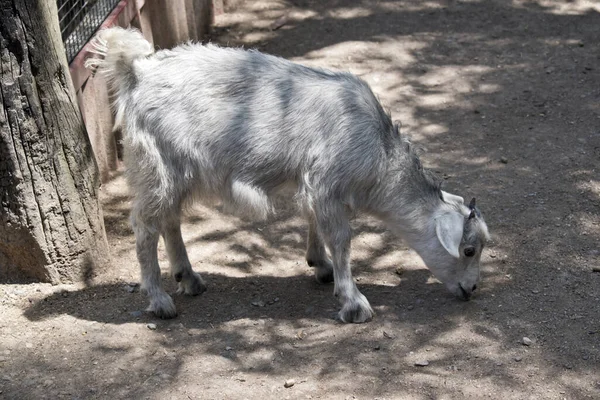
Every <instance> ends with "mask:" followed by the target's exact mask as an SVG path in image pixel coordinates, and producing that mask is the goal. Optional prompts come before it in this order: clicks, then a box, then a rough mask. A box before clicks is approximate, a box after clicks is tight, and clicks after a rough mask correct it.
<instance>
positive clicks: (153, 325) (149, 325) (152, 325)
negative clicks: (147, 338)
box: [146, 324, 156, 331]
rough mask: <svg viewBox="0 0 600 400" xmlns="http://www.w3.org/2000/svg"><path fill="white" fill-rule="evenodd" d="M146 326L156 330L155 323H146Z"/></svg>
mask: <svg viewBox="0 0 600 400" xmlns="http://www.w3.org/2000/svg"><path fill="white" fill-rule="evenodd" d="M146 327H148V329H150V330H151V331H153V330H156V324H148V325H146Z"/></svg>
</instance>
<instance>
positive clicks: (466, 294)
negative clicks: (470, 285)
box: [458, 283, 472, 301]
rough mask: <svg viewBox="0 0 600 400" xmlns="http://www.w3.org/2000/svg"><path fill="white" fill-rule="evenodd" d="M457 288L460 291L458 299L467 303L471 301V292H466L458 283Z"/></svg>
mask: <svg viewBox="0 0 600 400" xmlns="http://www.w3.org/2000/svg"><path fill="white" fill-rule="evenodd" d="M458 288H459V289H460V297H461V298H462V299H463V300H464V301H469V300H470V299H471V294H472V292H467V291H466V290H465V289H464V288H463V287H462V285H461V284H460V283H459V284H458Z"/></svg>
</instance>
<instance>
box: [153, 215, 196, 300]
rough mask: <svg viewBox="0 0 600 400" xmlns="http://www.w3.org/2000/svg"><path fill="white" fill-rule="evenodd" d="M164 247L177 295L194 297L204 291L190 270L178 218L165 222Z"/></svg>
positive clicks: (190, 266)
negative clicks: (176, 286) (176, 287)
mask: <svg viewBox="0 0 600 400" xmlns="http://www.w3.org/2000/svg"><path fill="white" fill-rule="evenodd" d="M163 237H164V239H165V247H166V249H167V255H168V257H169V262H170V264H171V274H172V275H173V278H175V280H176V281H177V282H178V284H179V288H178V289H177V293H178V294H182V293H183V294H187V295H189V296H196V295H199V294H201V293H203V292H205V291H206V285H205V284H204V281H203V279H202V277H201V276H200V274H198V273H196V272H194V271H193V270H192V265H191V264H190V260H189V258H188V254H187V251H186V249H185V244H184V242H183V238H182V236H181V223H180V220H179V218H171V219H169V220H167V222H166V223H165V226H164V229H163Z"/></svg>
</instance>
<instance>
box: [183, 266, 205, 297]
mask: <svg viewBox="0 0 600 400" xmlns="http://www.w3.org/2000/svg"><path fill="white" fill-rule="evenodd" d="M204 292H206V285H205V284H204V281H203V280H202V278H201V277H200V274H198V273H196V272H192V274H191V275H188V276H185V277H183V279H182V280H181V282H179V288H178V289H177V294H185V295H188V296H197V295H199V294H202V293H204Z"/></svg>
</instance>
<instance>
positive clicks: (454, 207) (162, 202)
mask: <svg viewBox="0 0 600 400" xmlns="http://www.w3.org/2000/svg"><path fill="white" fill-rule="evenodd" d="M94 47H95V53H96V54H95V55H94V56H93V57H92V58H89V59H88V60H87V62H86V66H87V67H88V68H91V69H98V70H100V71H103V72H104V74H105V76H106V78H107V83H108V86H109V90H110V92H111V93H112V94H113V95H114V99H113V106H114V110H115V112H116V123H117V124H118V125H119V126H120V127H121V128H122V129H123V131H124V144H123V145H124V161H125V164H126V176H127V179H128V183H129V186H130V188H131V191H132V193H133V204H132V211H131V221H132V225H133V229H134V232H135V237H136V251H137V257H138V261H139V263H140V266H141V274H142V288H143V289H144V290H145V291H146V292H147V294H148V296H149V298H150V306H149V310H150V311H153V312H154V313H155V314H156V315H157V316H159V317H162V318H172V317H175V316H176V315H177V312H176V308H175V305H174V303H173V300H172V299H171V297H170V296H169V295H168V294H167V293H166V292H165V291H164V289H163V288H162V285H161V280H160V268H159V264H158V257H157V244H158V240H159V236H160V235H162V236H163V238H164V241H165V245H166V250H167V253H168V258H169V261H170V264H171V273H172V275H173V277H174V278H175V280H176V281H177V282H179V284H178V293H184V294H187V295H198V294H200V293H202V292H204V291H205V290H206V286H205V284H204V282H203V280H202V278H201V277H200V275H199V274H198V273H196V272H194V271H193V270H192V267H191V265H190V261H189V259H188V256H187V252H186V248H185V245H184V242H183V239H182V236H181V231H180V216H181V212H182V211H181V210H182V208H183V207H184V206H185V205H186V204H188V203H190V202H192V201H194V200H197V199H199V200H205V201H206V200H211V199H212V200H214V199H220V200H221V201H222V202H223V203H224V205H225V206H226V208H228V209H233V210H243V211H245V212H246V213H249V214H252V215H253V216H255V217H258V218H266V217H267V215H268V214H269V213H270V212H271V210H272V205H271V201H270V199H271V197H272V195H273V194H274V193H275V192H277V190H278V189H279V188H281V187H282V186H283V185H284V184H286V183H290V182H291V183H293V184H294V185H295V187H296V188H297V191H296V195H295V198H296V200H297V201H298V204H299V208H300V210H301V211H302V213H303V214H304V216H305V217H306V219H307V220H308V246H307V251H306V261H307V263H308V265H309V266H311V267H314V269H315V277H316V279H317V281H319V282H322V283H325V282H331V281H333V282H334V294H335V296H337V297H338V299H339V301H340V303H341V310H340V311H339V314H338V316H339V319H340V320H341V321H344V322H355V323H360V322H365V321H368V320H370V319H371V318H372V316H373V310H372V308H371V306H370V304H369V301H368V300H367V299H366V297H365V296H364V295H363V294H362V293H361V292H360V291H359V290H358V288H357V287H356V284H355V283H354V281H353V279H352V274H351V270H350V265H349V259H350V240H351V230H350V224H349V221H350V216H351V215H353V214H354V213H355V212H357V211H361V212H366V213H369V214H372V215H375V216H376V217H378V218H380V219H381V220H382V221H384V222H385V223H386V224H387V226H388V227H389V229H390V230H392V231H393V232H395V233H396V234H397V235H398V236H400V237H401V238H404V240H406V241H407V243H408V244H409V245H410V246H411V247H412V248H414V249H415V250H416V251H417V252H418V254H419V255H420V256H421V258H422V259H423V260H424V262H425V264H426V265H427V266H428V268H429V269H430V270H431V271H432V272H433V274H434V275H435V276H436V277H437V278H438V279H439V280H440V281H442V282H443V283H444V284H445V285H446V287H447V288H448V289H449V290H450V291H451V292H452V293H454V294H455V295H456V296H458V297H460V298H463V299H469V297H470V296H471V294H472V292H473V291H474V290H475V289H476V285H477V283H478V281H479V262H480V257H481V252H482V250H483V247H484V245H485V243H486V240H488V237H489V234H488V229H487V226H486V224H485V221H484V220H483V218H482V216H481V214H480V212H479V210H478V209H477V207H476V205H475V201H474V200H473V201H472V202H471V204H469V205H468V206H466V205H465V204H464V200H463V198H462V197H459V196H456V195H452V194H449V193H446V192H444V191H442V190H441V188H440V185H439V184H438V183H436V181H435V179H434V178H433V176H432V174H431V173H430V172H428V171H427V170H425V169H424V168H423V167H422V165H421V162H420V160H419V157H418V156H417V154H416V152H415V150H414V149H413V147H412V146H411V144H410V142H409V141H408V140H406V139H405V138H403V137H402V136H401V134H400V132H399V128H398V127H397V126H396V125H394V123H393V122H392V120H391V118H390V115H389V114H388V113H386V112H385V111H384V109H383V108H382V106H381V105H380V103H379V102H378V101H377V99H376V97H375V95H374V94H373V92H372V91H371V89H370V88H369V86H368V85H367V84H366V83H365V82H364V81H362V80H361V79H359V78H357V77H356V76H354V75H352V74H349V73H343V72H332V71H328V70H324V69H316V68H309V67H306V66H302V65H299V64H296V63H293V62H290V61H287V60H285V59H282V58H279V57H275V56H271V55H266V54H263V53H260V52H258V51H254V50H242V49H233V48H222V47H219V46H216V45H211V44H209V45H200V44H186V45H181V46H179V47H176V48H174V49H172V50H162V51H158V52H154V51H153V49H152V46H151V45H150V43H148V42H147V41H146V40H145V39H144V38H143V36H142V35H141V33H140V32H138V31H135V30H126V29H122V28H111V29H106V30H103V31H101V32H100V33H99V34H98V35H97V36H96V39H95V41H94ZM327 251H329V254H328V252H327Z"/></svg>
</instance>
